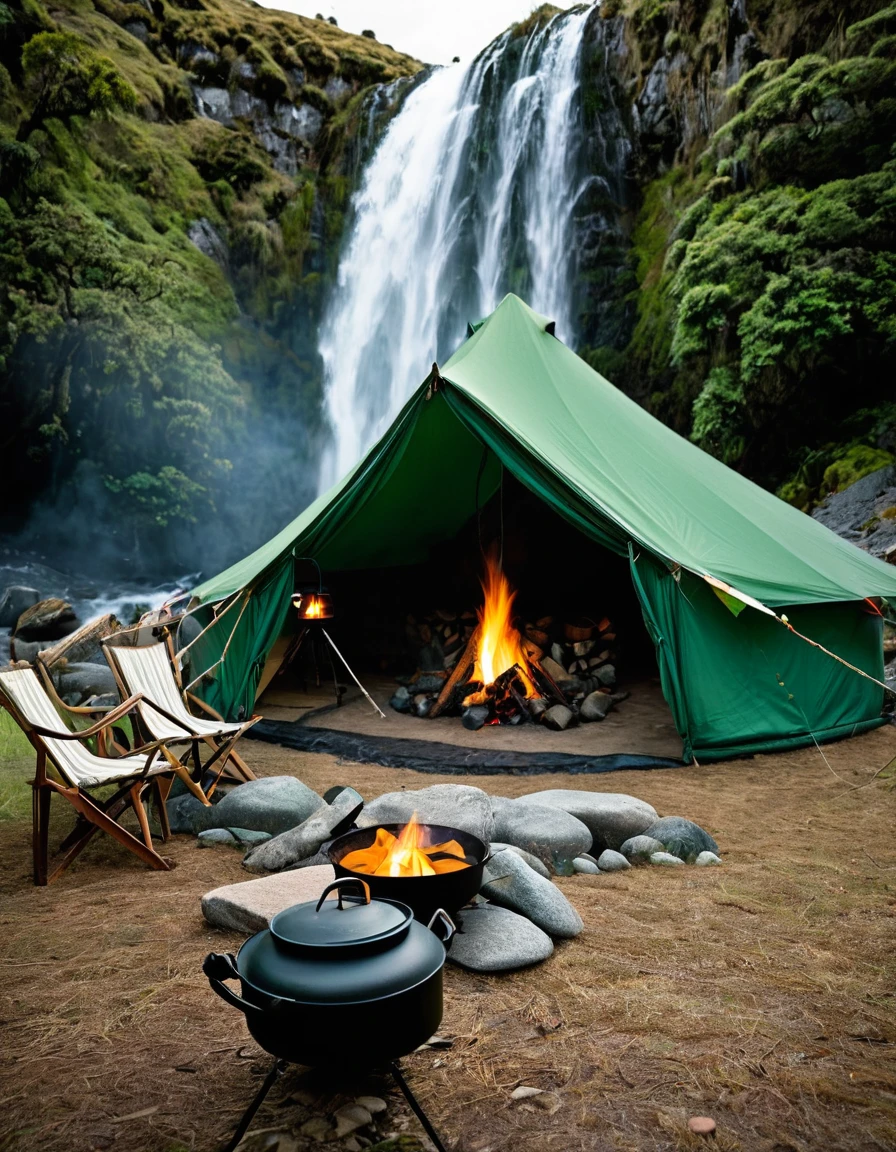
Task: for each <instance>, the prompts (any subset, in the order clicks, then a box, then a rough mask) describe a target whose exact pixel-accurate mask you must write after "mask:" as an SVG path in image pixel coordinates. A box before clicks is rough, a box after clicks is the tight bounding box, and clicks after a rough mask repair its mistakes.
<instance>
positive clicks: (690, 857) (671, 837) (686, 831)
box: [645, 816, 719, 864]
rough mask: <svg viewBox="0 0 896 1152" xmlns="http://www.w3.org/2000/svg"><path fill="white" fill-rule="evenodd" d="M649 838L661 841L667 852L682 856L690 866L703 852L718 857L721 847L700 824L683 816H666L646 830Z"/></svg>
mask: <svg viewBox="0 0 896 1152" xmlns="http://www.w3.org/2000/svg"><path fill="white" fill-rule="evenodd" d="M645 834H646V835H647V836H652V837H653V838H654V840H659V842H660V843H661V844H662V845H663V847H664V848H665V850H666V851H667V852H671V853H672V855H673V856H680V857H681V859H682V860H686V861H687V862H688V863H689V864H691V863H693V861H694V860H696V859H697V857H698V856H699V855H700V853H701V852H715V854H716V855H717V856H718V854H719V846H718V844H716V842H715V840H713V838H712V836H710V834H709V833H708V832H704V831H703V829H702V828H701V827H700V825H699V824H695V823H694V822H693V820H686V819H685V818H684V817H683V816H664V817H663V818H662V819H661V820H657V821H656V822H655V823H653V824H651V825H650V827H649V828H647V829H645Z"/></svg>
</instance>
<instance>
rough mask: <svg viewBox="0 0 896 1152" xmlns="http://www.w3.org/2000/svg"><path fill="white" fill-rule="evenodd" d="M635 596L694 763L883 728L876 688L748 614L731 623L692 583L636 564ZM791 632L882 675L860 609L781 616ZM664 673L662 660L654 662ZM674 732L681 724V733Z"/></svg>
mask: <svg viewBox="0 0 896 1152" xmlns="http://www.w3.org/2000/svg"><path fill="white" fill-rule="evenodd" d="M637 574H638V577H639V581H640V586H641V589H642V590H643V592H642V595H643V596H644V598H645V600H646V603H647V605H648V608H649V611H650V613H651V614H652V615H653V616H654V617H655V618H656V620H657V621H658V624H659V628H660V631H661V632H662V634H663V636H664V638H665V641H666V644H665V647H666V649H667V650H666V651H665V652H664V653H663V657H662V658H663V659H664V660H666V661H668V663H669V665H670V667H671V668H672V669H674V676H675V680H676V688H675V690H674V691H675V692H677V693H678V695H677V696H676V695H674V694H670V692H669V689H667V687H666V683H665V680H664V685H663V687H664V691H666V692H667V699H669V702H670V706H671V707H672V709H673V714H675V715H676V721H677V722H679V724H680V721H679V716H678V714H677V711H678V710H680V711H682V712H684V714H685V722H684V727H685V730H686V732H687V736H688V738H689V741H690V745H691V749H692V751H693V754H694V755H695V756H696V757H697V759H698V760H700V759H705V760H717V759H723V758H726V757H731V756H737V755H748V754H750V753H754V752H770V751H780V750H783V749H787V748H796V747H801V746H804V745H807V744H808V745H811V744H813V743H814V742H815V741H819V742H821V741H824V740H832V739H837V738H839V737H841V736H849V735H852V734H854V733H856V732H859V731H864V730H865V729H867V728H870V727H875V726H876V725H877V724H879V723H881V719H880V711H881V706H882V704H883V689H882V688H880V687H878V686H877V685H876V684H873V683H872V682H871V681H869V680H866V679H865V678H864V677H862V676H860V675H858V674H857V673H855V672H853V671H851V670H850V669H849V668H845V667H844V666H843V665H842V664H840V663H839V662H838V661H836V660H833V659H832V658H831V657H830V656H827V655H825V653H823V652H819V651H818V649H816V648H813V647H812V646H811V645H809V644H807V643H806V642H805V641H804V640H801V639H800V638H799V637H798V636H794V635H793V633H791V632H789V631H788V630H787V629H786V628H785V627H784V626H783V625H782V624H780V623H779V622H776V621H775V620H774V619H773V618H771V617H769V616H765V615H763V614H762V613H760V612H757V611H754V610H753V609H751V608H745V609H744V610H743V611H742V612H741V613H740V614H739V615H738V616H735V615H734V614H733V613H732V612H731V611H729V609H728V608H726V607H725V605H724V604H722V602H721V601H720V600H719V598H718V597H717V596H716V595H715V593H714V592H713V591H712V589H711V588H710V587H709V586H708V585H707V584H706V583H705V582H704V581H702V580H700V579H699V578H698V577H695V576H693V575H691V574H690V573H688V572H684V571H681V572H680V573H679V576H678V577H677V578H676V577H674V576H673V575H672V574H671V573H670V572H669V571H668V570H667V569H666V568H665V566H664V565H661V564H660V563H659V562H657V561H655V560H654V559H652V558H641V559H639V561H638V563H637ZM787 615H788V616H789V618H790V622H791V623H792V624H793V626H794V628H796V629H797V630H798V631H800V632H802V633H803V634H804V635H806V636H809V637H811V639H813V640H815V641H817V642H818V643H819V644H822V645H824V647H825V648H828V649H829V650H830V651H831V652H835V653H836V654H837V655H838V656H840V657H841V658H842V659H844V660H847V661H849V663H851V664H854V665H855V666H856V667H857V668H861V669H862V670H863V671H865V672H867V673H868V674H869V675H871V676H874V677H876V678H877V679H878V680H881V679H882V678H883V644H882V629H883V622H882V619H881V617H880V616H877V615H876V614H873V613H871V612H869V611H868V609H867V606H866V605H865V604H864V603H863V602H861V601H859V602H854V601H850V602H843V603H836V604H811V605H798V606H796V607H793V608H789V609H787ZM661 667H662V663H661ZM679 730H681V724H680V729H679Z"/></svg>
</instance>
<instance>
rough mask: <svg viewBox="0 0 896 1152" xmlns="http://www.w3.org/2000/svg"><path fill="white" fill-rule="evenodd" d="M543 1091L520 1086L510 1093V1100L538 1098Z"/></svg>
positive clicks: (526, 1085)
mask: <svg viewBox="0 0 896 1152" xmlns="http://www.w3.org/2000/svg"><path fill="white" fill-rule="evenodd" d="M543 1091H544V1089H542V1088H531V1087H530V1086H529V1085H528V1084H520V1086H519V1088H514V1090H513V1091H512V1092H511V1093H510V1099H511V1100H528V1099H529V1097H530V1096H540V1095H541V1094H542V1092H543Z"/></svg>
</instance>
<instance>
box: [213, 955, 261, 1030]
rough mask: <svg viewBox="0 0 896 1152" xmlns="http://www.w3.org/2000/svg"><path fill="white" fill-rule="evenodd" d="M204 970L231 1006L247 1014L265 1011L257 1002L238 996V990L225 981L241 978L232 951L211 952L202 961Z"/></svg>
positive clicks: (217, 990)
mask: <svg viewBox="0 0 896 1152" xmlns="http://www.w3.org/2000/svg"><path fill="white" fill-rule="evenodd" d="M202 971H203V972H204V973H205V974H206V976H207V977H208V982H209V984H211V986H212V988H214V990H215V991H216V992H217V993H218V995H219V996H220V997H221V999H222V1000H226V1001H227V1003H228V1004H230V1005H231V1007H233V1008H236V1009H237V1010H238V1011H240V1012H243V1013H245V1014H246V1015H247V1016H250V1015H252V1014H254V1013H256V1012H262V1011H263V1009H261V1008H259V1007H258V1005H257V1004H250V1003H249V1001H248V1000H244V999H243V998H242V996H237V994H236V992H234V990H233V989H232V988H228V987H227V985H226V984H225V983H224V981H225V980H235V979H239V971H238V969H237V966H236V957H235V956H234V955H233V954H232V953H231V952H227V953H224V952H209V954H208V956H206V958H205V959H204V960H203V961H202Z"/></svg>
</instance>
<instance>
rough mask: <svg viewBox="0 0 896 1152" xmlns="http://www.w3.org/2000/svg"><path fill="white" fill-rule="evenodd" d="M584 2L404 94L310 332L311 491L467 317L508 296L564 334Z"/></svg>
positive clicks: (361, 443)
mask: <svg viewBox="0 0 896 1152" xmlns="http://www.w3.org/2000/svg"><path fill="white" fill-rule="evenodd" d="M589 11H590V9H579V10H576V11H574V12H570V13H560V14H558V15H557V16H555V17H554V18H553V19H551V20H550V21H548V22H547V23H546V24H545V25H543V26H542V27H540V28H536V29H535V30H534V31H533V32H531V33H530V34H529V35H528V37H515V36H514V34H513V30H510V31H508V32H505V33H504V34H503V35H502V36H500V37H499V38H498V39H497V40H495V41H494V42H493V43H492V44H491V45H489V47H488V48H486V49H485V51H484V52H482V53H481V54H480V55H479V56H478V57H477V58H476V59H475V60H474V61H473V62H472V63H471V64H470V65H469V66H468V67H466V68H461V67H459V66H454V67H451V68H440V69H436V70H434V71H433V73H432V75H431V76H429V77H428V78H427V79H426V80H425V81H424V82H423V83H421V84H419V85H418V86H417V87H416V88H415V89H414V90H413V91H412V92H411V93H410V95H409V96H408V97H407V99H406V101H405V103H404V105H403V107H402V109H401V111H400V112H399V113H398V115H397V116H396V117H395V119H394V120H393V121H392V123H391V124H390V125H389V128H388V129H387V131H386V133H385V134H384V136H383V138H382V140H381V142H380V144H379V146H378V147H377V149H376V151H375V153H374V154H373V156H372V157H371V159H370V161H369V162H368V164H367V167H366V169H365V171H364V174H363V176H362V179H361V183H360V186H359V188H358V191H357V192H356V194H355V196H354V198H353V202H352V217H351V218H352V223H351V230H350V234H349V236H348V240H347V243H346V245H345V248H344V251H343V254H342V257H341V260H340V263H339V270H338V275H337V282H336V286H335V289H334V291H333V294H332V298H331V300H330V303H329V306H328V308H327V311H326V315H325V317H324V321H323V324H322V327H321V337H320V352H321V357H322V360H323V364H324V374H325V390H326V415H327V418H328V421H329V425H330V428H331V431H332V443H331V445H330V446H329V448H328V450H327V451H326V453H325V456H324V460H323V463H322V469H321V487H322V488H325V487H327V486H328V485H329V484H331V483H333V482H335V481H336V480H337V479H338V478H339V477H340V476H342V475H344V474H345V473H346V472H347V471H348V470H349V469H350V468H351V467H353V466H354V464H355V463H356V462H357V461H358V459H359V458H360V456H361V455H362V453H363V452H364V451H365V450H366V449H367V448H368V447H369V446H370V444H371V443H373V441H374V440H376V438H377V437H378V436H379V435H381V434H382V432H383V431H384V430H385V429H386V428H387V427H388V425H389V423H390V422H391V420H392V419H393V418H394V416H395V414H396V412H397V411H398V409H399V408H400V407H401V405H402V404H403V403H404V402H405V400H406V399H407V398H408V396H409V395H410V394H411V392H412V391H413V390H414V388H416V387H417V386H418V385H419V384H420V382H421V381H422V380H423V378H424V377H425V376H426V373H427V371H428V369H429V366H430V364H431V362H432V361H433V360H438V361H441V360H442V359H444V358H445V357H446V356H447V355H449V354H450V352H451V351H452V350H453V349H454V347H456V345H457V344H458V343H459V342H460V340H461V339H462V337H463V334H464V330H465V327H466V323H467V321H469V320H474V319H478V318H479V317H481V316H484V315H486V314H487V313H488V312H490V311H491V310H492V309H493V308H494V307H495V306H496V305H497V304H498V302H499V301H500V300H501V298H502V297H503V296H504V294H505V293H506V292H508V291H515V292H518V293H519V294H520V295H522V296H523V297H525V298H526V300H527V301H528V302H529V303H530V304H531V305H532V306H533V307H534V308H535V309H536V310H538V311H540V312H543V313H544V314H546V315H549V316H550V317H551V318H552V319H554V320H556V322H557V329H556V331H557V335H558V336H560V337H561V338H562V339H565V340H567V341H568V342H571V341H572V340H573V339H574V337H575V331H574V327H575V325H574V316H573V307H572V291H571V289H572V284H573V280H574V276H575V271H576V245H575V243H574V216H575V209H576V203H577V201H578V199H579V197H580V195H581V194H582V190H583V188H584V187H585V183H586V181H585V180H584V178H583V175H582V172H581V164H580V153H581V144H582V139H583V135H584V128H583V122H584V117H583V112H582V107H581V100H580V99H579V98H578V97H579V94H580V73H581V49H582V42H583V32H584V28H585V24H586V21H587V19H588V15H589Z"/></svg>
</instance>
